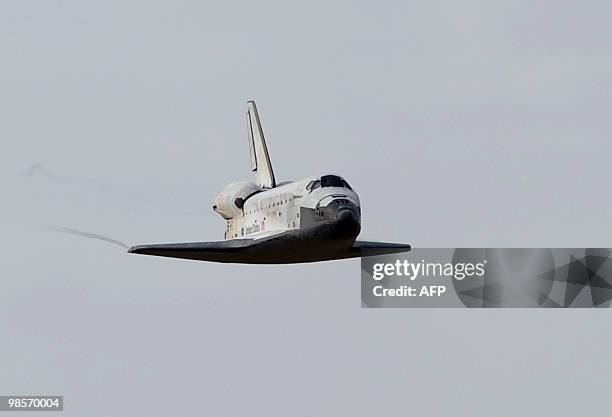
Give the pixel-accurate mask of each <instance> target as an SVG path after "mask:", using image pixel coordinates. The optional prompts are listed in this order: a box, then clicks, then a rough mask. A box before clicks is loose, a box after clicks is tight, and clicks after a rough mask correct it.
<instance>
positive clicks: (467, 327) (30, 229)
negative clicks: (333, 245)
mask: <svg viewBox="0 0 612 417" xmlns="http://www.w3.org/2000/svg"><path fill="white" fill-rule="evenodd" d="M611 20H612V4H611V3H610V2H609V1H596V0H593V1H589V2H586V3H584V2H583V3H579V2H576V1H565V0H561V1H555V2H553V1H505V2H487V1H470V0H468V1H462V2H456V1H427V2H425V1H423V2H414V1H377V2H355V1H350V2H349V1H345V2H340V1H337V2H317V1H314V2H313V1H307V2H299V3H291V2H278V3H273V2H267V1H250V2H240V1H234V2H220V1H216V2H203V1H181V2H179V1H174V2H171V1H163V2H162V1H106V2H98V3H97V4H91V3H89V2H79V1H54V2H49V1H38V2H25V1H4V2H2V3H1V4H0V114H2V117H1V119H0V120H1V122H0V140H1V143H2V148H1V149H2V150H1V151H0V186H1V189H2V195H3V198H2V207H1V208H0V215H1V219H2V223H0V225H1V226H0V227H1V228H0V230H1V231H2V239H0V253H2V255H1V256H0V276H1V285H0V332H1V333H2V342H1V343H0V394H2V395H5V394H58V395H64V396H65V410H66V411H65V412H64V414H63V415H66V416H85V415H87V416H101V417H108V416H134V415H146V416H164V417H165V416H169V415H207V416H266V417H269V416H282V417H286V416H304V417H312V416H315V415H316V416H325V415H329V416H350V417H356V416H368V417H370V416H405V415H414V416H448V415H454V416H466V417H468V416H469V417H475V416H476V417H479V416H483V417H491V416H509V417H510V416H512V417H515V416H518V415H528V416H540V417H541V416H595V415H603V414H606V413H607V412H608V410H609V401H608V400H609V389H608V388H609V382H610V374H611V372H612V365H611V361H610V354H611V353H612V346H611V343H612V334H611V333H610V323H611V318H610V315H609V313H608V312H607V310H600V311H599V310H598V311H595V310H587V311H554V310H547V311H535V310H531V311H529V310H497V311H484V310H482V311H480V310H467V309H466V310H456V311H455V310H449V311H444V310H416V309H405V310H384V311H383V310H366V309H360V294H359V291H360V272H359V270H360V266H359V261H358V260H346V261H335V262H327V263H320V264H311V265H291V266H242V265H218V264H212V263H203V262H190V261H182V260H173V259H163V258H159V259H157V258H153V257H143V256H133V255H127V254H126V253H125V251H124V250H123V249H122V248H121V247H119V246H114V245H112V244H109V243H107V242H100V241H95V240H87V239H83V238H79V237H75V236H72V235H65V234H58V233H55V232H52V231H48V230H43V229H42V228H41V226H48V225H51V226H62V227H71V228H76V229H79V230H84V231H88V232H92V233H99V234H103V235H106V236H109V237H112V238H114V239H118V240H120V241H123V242H126V243H127V244H139V243H156V242H173V241H176V242H184V241H198V240H218V239H221V238H222V237H223V230H224V222H223V221H222V219H221V218H220V217H219V216H218V215H216V214H215V213H214V212H213V211H212V209H211V204H212V199H213V198H214V196H215V195H216V194H217V193H218V192H219V191H220V190H221V189H222V188H223V187H224V186H225V184H226V183H228V182H230V181H232V180H246V179H250V178H251V172H250V170H249V167H250V166H249V157H248V144H247V139H246V137H247V136H246V122H245V118H244V112H245V111H246V101H247V100H249V99H255V100H256V101H257V104H258V107H259V111H260V116H261V118H262V122H263V127H264V131H265V133H266V138H267V142H268V148H269V151H270V155H271V158H272V163H273V166H274V169H275V174H276V178H277V179H278V180H280V181H284V180H290V179H300V178H302V177H305V176H308V175H314V174H322V173H330V172H332V173H338V174H340V175H343V176H345V177H346V178H347V179H348V180H349V182H350V183H351V185H352V186H353V187H354V188H355V189H356V191H357V192H358V193H359V196H360V198H361V202H362V208H363V227H362V235H361V237H362V238H366V239H372V240H385V241H394V242H405V243H411V244H413V245H414V246H415V247H473V246H475V247H486V246H490V247H496V246H497V247H504V246H517V247H599V246H602V247H612V238H611V233H610V232H611V225H612V215H611V214H610V213H611V212H610V206H611V203H612V187H610V178H611V174H612V168H611V165H610V160H611V158H612V144H611V140H610V137H611V132H612V118H611V117H610V115H611V108H612V77H611V74H612V54H611V49H610V40H611V39H612V25H610V21H611ZM33 164H41V165H39V166H38V167H39V168H38V169H34V170H33V171H30V172H31V173H32V172H33V173H32V175H30V176H24V175H23V174H24V173H26V172H28V170H29V169H30V168H31V167H32V165H33ZM40 167H42V169H41V168H40ZM23 415H24V417H25V415H26V414H25V413H24V414H23Z"/></svg>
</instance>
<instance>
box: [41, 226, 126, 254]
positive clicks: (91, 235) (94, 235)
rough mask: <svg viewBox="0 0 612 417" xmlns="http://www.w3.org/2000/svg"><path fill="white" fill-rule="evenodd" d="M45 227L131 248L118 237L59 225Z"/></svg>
mask: <svg viewBox="0 0 612 417" xmlns="http://www.w3.org/2000/svg"><path fill="white" fill-rule="evenodd" d="M45 229H48V230H54V231H56V232H60V233H68V234H69V235H75V236H81V237H86V238H88V239H96V240H102V241H104V242H108V243H112V244H113V245H118V246H121V247H122V248H125V249H129V248H130V247H129V246H128V245H126V244H125V243H123V242H121V241H119V240H117V239H113V238H110V237H106V236H103V235H99V234H97V233H89V232H83V231H81V230H77V229H71V228H69V227H57V226H46V227H45Z"/></svg>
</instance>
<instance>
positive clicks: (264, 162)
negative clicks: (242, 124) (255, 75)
mask: <svg viewBox="0 0 612 417" xmlns="http://www.w3.org/2000/svg"><path fill="white" fill-rule="evenodd" d="M247 106H248V110H247V114H246V116H247V130H248V133H249V148H250V150H251V170H252V171H254V172H255V182H256V183H257V185H259V186H260V187H264V188H274V187H276V180H275V179H274V171H272V163H271V162H270V155H268V148H267V147H266V140H265V138H264V134H263V129H262V128H261V122H260V121H259V114H257V106H256V105H255V102H254V101H249V102H248V103H247Z"/></svg>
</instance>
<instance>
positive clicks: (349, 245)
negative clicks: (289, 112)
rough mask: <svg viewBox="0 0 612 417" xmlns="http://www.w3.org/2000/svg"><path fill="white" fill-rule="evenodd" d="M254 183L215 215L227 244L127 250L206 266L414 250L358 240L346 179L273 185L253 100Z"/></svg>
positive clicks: (218, 206) (237, 188)
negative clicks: (222, 227) (223, 224)
mask: <svg viewBox="0 0 612 417" xmlns="http://www.w3.org/2000/svg"><path fill="white" fill-rule="evenodd" d="M247 106H248V109H247V113H246V119H247V132H248V140H249V150H250V160H251V170H252V171H253V173H254V174H255V178H254V181H237V182H232V183H230V184H228V185H227V186H226V187H225V188H224V189H223V190H222V191H221V193H220V194H219V195H218V196H217V197H216V198H215V199H214V202H213V206H212V208H213V210H214V211H215V212H217V213H218V214H219V215H220V216H221V217H223V219H224V220H225V221H226V227H225V233H224V240H222V241H216V242H192V243H162V244H151V245H138V246H133V247H131V248H130V249H129V251H128V252H129V253H135V254H140V255H153V256H165V257H171V258H182V259H193V260H199V261H209V262H223V263H244V264H288V263H302V262H318V261H328V260H333V259H345V258H355V257H362V256H373V255H383V254H393V253H400V252H408V251H410V245H408V244H398V243H384V242H367V241H360V240H356V238H357V236H358V235H359V232H360V231H361V205H360V201H359V197H358V196H357V193H356V192H355V190H354V189H353V188H352V187H351V186H350V185H349V183H348V182H347V181H346V180H345V179H344V178H343V177H341V176H339V175H334V174H327V175H321V176H314V177H308V178H304V179H302V180H300V181H295V182H291V181H287V182H280V183H277V182H276V177H275V176H274V171H273V170H272V162H271V160H270V155H269V153H268V148H267V146H266V140H265V138H264V133H263V129H262V127H261V122H260V120H259V114H258V112H257V106H256V105H255V102H254V101H249V102H248V103H247Z"/></svg>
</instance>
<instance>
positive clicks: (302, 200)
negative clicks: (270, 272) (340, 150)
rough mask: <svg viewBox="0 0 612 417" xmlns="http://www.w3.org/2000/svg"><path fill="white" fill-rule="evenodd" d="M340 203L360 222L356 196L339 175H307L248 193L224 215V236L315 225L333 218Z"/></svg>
mask: <svg viewBox="0 0 612 417" xmlns="http://www.w3.org/2000/svg"><path fill="white" fill-rule="evenodd" d="M322 178H328V179H329V178H331V179H332V180H327V181H325V180H324V181H323V186H322V185H321V179H322ZM229 199H230V200H232V196H230V198H229ZM339 206H342V207H350V208H351V211H352V212H353V213H354V214H353V215H354V217H355V218H356V221H357V222H359V220H360V204H359V197H358V196H357V194H356V193H355V191H353V190H352V189H351V188H350V186H349V185H348V183H346V181H344V179H342V178H341V177H339V176H331V175H330V176H323V177H310V178H305V179H303V180H301V181H297V182H288V183H284V184H280V185H278V186H276V187H275V188H272V189H263V190H261V191H258V192H256V193H254V194H252V195H250V196H248V197H247V198H246V199H245V200H244V203H243V206H242V207H241V210H236V213H237V214H236V215H232V217H231V218H226V220H227V227H226V230H225V239H240V238H261V237H266V236H269V235H272V234H275V233H279V232H283V231H287V230H294V229H305V228H309V227H313V226H317V225H319V224H322V223H324V222H326V221H330V220H332V218H331V217H333V215H334V214H335V211H334V214H332V213H331V212H332V208H333V209H334V210H335V209H336V208H337V207H339ZM215 207H216V206H215ZM224 217H225V216H224Z"/></svg>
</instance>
